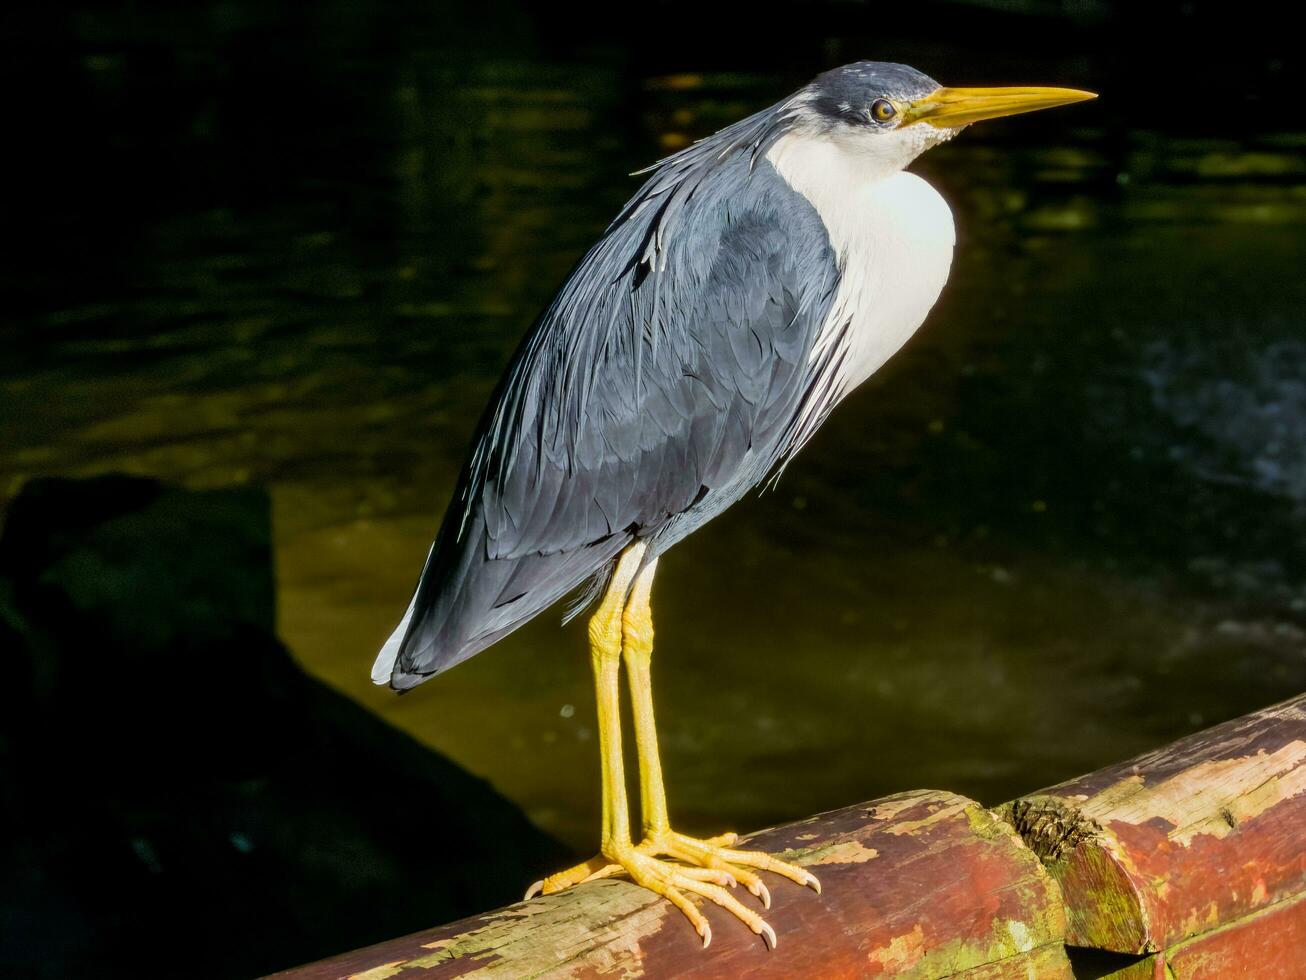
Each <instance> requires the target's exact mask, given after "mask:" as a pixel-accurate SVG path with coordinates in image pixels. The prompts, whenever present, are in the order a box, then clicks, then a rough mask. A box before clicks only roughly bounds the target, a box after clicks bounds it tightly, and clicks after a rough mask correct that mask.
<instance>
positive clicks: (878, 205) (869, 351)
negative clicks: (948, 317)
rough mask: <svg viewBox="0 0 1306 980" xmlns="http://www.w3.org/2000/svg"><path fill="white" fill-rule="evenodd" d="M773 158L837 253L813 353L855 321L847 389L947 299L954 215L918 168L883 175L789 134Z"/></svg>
mask: <svg viewBox="0 0 1306 980" xmlns="http://www.w3.org/2000/svg"><path fill="white" fill-rule="evenodd" d="M771 160H772V163H773V164H774V165H775V166H776V169H777V170H778V171H779V172H780V174H781V176H783V177H784V178H785V180H786V181H787V182H788V183H789V185H790V186H791V187H792V188H793V189H794V190H796V191H797V192H798V193H800V194H802V195H803V196H804V197H806V198H807V199H808V200H809V201H810V202H811V204H812V206H813V207H814V208H815V209H816V211H817V214H819V215H820V217H821V220H822V221H823V222H824V223H825V227H826V230H827V232H828V233H829V236H830V243H831V245H832V246H833V247H834V250H835V254H836V256H837V258H838V262H839V265H840V273H841V275H840V283H839V290H838V293H837V294H836V296H835V301H834V305H833V307H832V308H831V312H830V316H829V317H828V318H827V320H826V323H825V324H824V326H823V328H822V333H821V336H820V338H819V339H818V341H817V349H816V352H815V354H814V356H819V355H820V354H821V353H822V352H823V351H824V349H825V348H826V347H827V346H828V345H829V344H830V343H833V342H836V341H837V340H838V339H839V337H840V334H841V333H842V331H841V330H840V328H841V327H842V326H843V324H845V323H847V324H849V329H848V330H847V332H846V333H842V337H843V342H844V343H845V344H847V345H848V348H849V350H848V354H847V356H846V357H845V358H844V360H843V363H842V367H841V369H840V375H841V376H840V378H839V382H840V383H839V386H838V387H839V391H840V394H847V393H848V392H850V391H851V390H852V389H853V388H855V387H856V386H857V385H859V384H861V383H862V382H863V381H865V380H866V379H867V378H869V377H870V376H871V375H872V374H874V373H875V371H876V370H878V369H879V368H880V366H881V365H883V364H884V362H885V361H887V360H888V359H889V358H890V357H891V356H892V355H893V354H894V353H895V352H896V351H897V350H898V349H899V348H900V347H902V345H903V344H904V343H906V342H907V340H908V338H910V337H911V335H912V334H914V333H915V332H916V330H917V328H919V327H920V325H921V323H922V322H924V320H925V317H926V314H928V313H929V311H930V308H931V307H933V306H934V302H935V300H937V299H938V298H939V293H940V291H941V290H942V289H943V284H944V283H945V282H947V279H948V270H949V269H950V267H951V265H952V251H953V245H954V243H955V240H956V232H955V228H954V225H953V221H952V212H951V210H950V209H949V208H948V205H947V202H946V201H944V200H943V198H942V196H940V194H939V193H938V191H936V190H935V189H934V188H933V187H931V186H930V185H929V184H928V183H926V182H925V181H924V180H922V179H921V178H920V177H917V176H916V175H915V174H912V173H907V172H906V171H902V170H897V171H895V172H893V173H891V174H889V175H887V176H880V175H879V174H877V173H876V172H875V168H874V167H873V166H868V165H867V164H868V163H869V161H866V160H864V159H860V158H858V157H857V156H856V155H852V154H849V153H847V152H846V151H844V150H841V149H840V148H839V147H831V146H822V145H821V144H820V143H819V142H817V141H808V140H802V141H801V142H797V141H796V142H795V143H790V144H788V145H785V141H781V142H780V143H777V144H776V147H775V148H773V150H772V154H771Z"/></svg>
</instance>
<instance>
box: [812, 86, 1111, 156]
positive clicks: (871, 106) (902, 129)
mask: <svg viewBox="0 0 1306 980" xmlns="http://www.w3.org/2000/svg"><path fill="white" fill-rule="evenodd" d="M1092 98H1096V96H1095V95H1094V94H1093V93H1092V92H1081V91H1079V90H1078V89H1069V88H1044V87H1015V88H945V87H943V86H942V85H940V84H939V83H938V82H936V81H935V80H934V79H932V78H930V77H929V76H928V75H925V74H923V73H921V72H919V71H917V70H916V69H915V68H909V67H908V66H906V65H895V64H891V63H888V62H882V61H859V62H856V63H854V64H851V65H844V66H843V67H842V68H835V69H833V70H831V71H827V72H825V73H824V74H823V75H818V76H817V77H816V78H815V79H813V81H812V82H811V83H809V84H808V85H806V86H805V87H804V88H802V89H800V90H799V91H798V92H797V93H796V94H795V96H794V98H793V99H792V100H790V103H789V106H790V117H789V118H790V120H791V125H792V126H793V127H794V129H796V130H800V131H803V135H805V136H808V137H816V138H823V139H826V140H829V141H831V142H832V143H834V144H836V145H838V147H839V148H840V149H842V150H845V151H847V152H850V153H853V154H856V155H858V156H859V157H862V158H864V162H865V163H866V164H867V165H869V166H873V167H875V168H876V169H883V170H884V171H885V173H886V175H887V174H888V173H893V172H896V171H898V170H901V169H902V168H903V167H905V166H907V164H909V163H910V162H911V161H912V160H914V159H915V158H916V157H918V156H919V155H920V154H922V153H924V152H925V151H926V150H928V149H929V148H930V147H932V146H935V145H936V144H938V143H941V142H943V141H944V140H947V139H951V138H952V137H953V136H954V135H956V134H957V132H959V131H960V130H961V129H962V128H963V127H965V126H969V125H970V124H971V123H975V122H980V121H981V120H984V119H996V118H998V117H999V116H1011V115H1015V114H1016V113H1020V112H1033V111H1034V110H1036V109H1049V108H1051V107H1053V106H1059V105H1066V104H1067V103H1070V102H1080V101H1082V100H1084V99H1092Z"/></svg>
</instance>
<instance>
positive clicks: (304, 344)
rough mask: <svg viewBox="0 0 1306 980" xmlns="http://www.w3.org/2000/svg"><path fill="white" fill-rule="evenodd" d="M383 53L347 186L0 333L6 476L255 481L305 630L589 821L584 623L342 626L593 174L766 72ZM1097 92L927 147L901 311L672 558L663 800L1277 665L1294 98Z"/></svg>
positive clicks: (482, 754) (696, 823)
mask: <svg viewBox="0 0 1306 980" xmlns="http://www.w3.org/2000/svg"><path fill="white" fill-rule="evenodd" d="M377 84H378V86H381V87H382V88H383V91H384V93H385V99H386V101H387V104H388V106H389V115H388V117H387V120H386V124H385V126H381V125H380V124H377V126H376V128H375V129H373V130H371V131H366V130H365V131H362V132H360V133H359V135H358V139H359V140H361V141H364V142H365V143H366V148H365V152H364V151H363V150H360V151H357V152H358V153H359V155H360V157H365V158H366V159H367V160H368V161H370V162H371V165H373V166H375V167H376V168H377V169H375V170H374V171H371V172H369V174H368V176H367V177H366V179H364V178H362V177H359V178H358V180H357V181H356V182H355V184H351V185H350V187H351V190H350V191H349V193H347V194H340V195H336V196H335V197H334V198H333V200H334V201H335V203H334V204H333V205H330V206H327V205H324V204H322V203H321V201H315V200H313V199H311V198H306V197H304V196H303V195H300V196H299V197H295V196H293V195H292V196H291V197H290V198H289V199H288V200H286V201H284V202H278V201H254V202H252V203H248V204H246V205H244V206H241V207H239V208H234V207H233V208H225V209H217V208H204V207H198V208H190V209H178V210H175V211H172V212H169V213H168V214H165V215H162V216H160V217H159V218H158V219H157V220H153V221H151V222H150V223H148V226H147V227H146V228H145V229H144V232H143V234H142V236H141V240H140V241H139V242H137V244H136V247H135V251H134V253H133V255H132V257H131V259H130V263H129V266H128V268H129V275H128V276H127V278H125V279H124V280H123V281H121V282H118V283H115V284H109V285H106V286H104V287H102V288H99V289H97V290H95V291H94V292H93V295H84V294H78V295H77V296H75V298H74V301H72V302H61V301H60V300H59V299H58V298H57V296H56V298H54V299H52V300H50V301H49V302H48V304H47V305H46V306H45V308H43V309H38V311H37V312H36V313H35V314H34V316H33V321H32V322H33V324H34V325H35V326H36V327H39V333H40V336H41V337H42V342H41V343H39V344H36V345H33V346H32V347H31V348H30V349H29V348H17V347H15V348H13V349H11V350H10V352H9V353H8V354H7V355H6V357H5V360H4V362H3V363H4V370H3V373H2V374H0V404H3V405H4V406H6V408H5V410H4V412H3V413H0V489H2V490H3V491H4V493H5V495H7V496H8V495H12V494H13V493H14V492H16V490H17V488H18V487H19V486H20V485H21V483H22V482H23V481H24V480H25V479H27V478H28V477H30V476H33V475H36V474H69V475H71V474H89V473H98V472H102V471H106V470H125V471H128V472H133V473H145V474H152V475H157V476H161V477H164V478H167V479H170V480H176V481H180V482H182V483H184V484H187V485H190V486H197V487H209V486H224V485H230V484H239V483H247V482H248V483H255V484H260V485H265V486H267V487H269V488H270V490H271V493H272V495H273V500H274V507H275V526H276V548H277V561H278V577H279V584H280V617H281V630H282V633H283V635H284V636H285V638H286V640H287V642H288V643H289V645H290V646H291V647H292V649H293V650H294V651H295V652H296V654H297V655H298V657H299V658H300V660H301V661H302V663H303V664H304V666H305V667H306V668H307V669H308V670H310V671H312V672H313V673H315V674H317V675H318V676H320V677H322V678H324V679H325V680H327V681H328V682H330V683H331V684H332V685H334V686H336V687H337V688H339V689H340V690H342V691H344V692H346V693H347V694H349V695H350V696H351V697H354V698H357V699H358V700H360V701H362V702H364V703H365V704H368V705H369V706H371V707H373V708H374V709H375V710H377V711H378V712H380V713H381V714H383V715H384V716H385V717H386V718H388V719H390V720H391V721H393V722H394V723H395V724H397V725H399V726H401V727H403V728H404V729H406V730H408V731H410V732H412V733H413V734H414V735H415V736H417V737H418V738H420V739H421V740H423V741H424V742H426V743H428V744H430V745H433V746H435V747H437V748H439V749H441V750H442V751H445V752H447V753H448V754H449V755H451V756H452V757H454V758H455V759H457V760H459V761H460V762H462V763H463V764H465V765H466V766H468V767H469V768H471V769H472V770H474V771H475V772H477V773H479V774H481V775H483V776H485V777H486V778H488V779H489V780H491V781H492V782H493V783H494V784H495V785H496V786H498V787H499V788H500V789H501V790H503V791H504V792H505V793H507V794H508V795H509V796H511V797H512V798H513V799H516V800H518V801H519V802H520V803H522V804H523V805H524V806H525V807H526V808H527V810H528V811H529V813H530V814H531V816H532V817H533V818H534V819H536V820H537V821H538V822H539V823H541V824H542V825H543V826H545V827H547V828H549V829H550V830H553V831H555V832H557V833H559V834H561V835H563V836H564V837H565V838H566V839H567V840H569V841H571V842H574V843H575V844H576V845H577V846H578V847H584V846H585V845H586V844H587V843H590V844H592V837H593V828H594V826H595V823H596V819H597V816H596V815H597V803H598V801H597V793H598V781H597V778H596V772H595V763H596V755H597V747H596V744H595V740H594V731H593V726H594V722H593V709H592V704H591V697H590V694H589V679H588V672H587V668H586V659H585V655H584V648H583V639H582V633H581V631H580V630H579V629H578V628H576V627H571V628H568V629H566V630H561V631H560V630H559V629H558V626H557V622H556V618H555V617H553V616H547V617H543V618H542V619H541V620H540V621H537V622H536V623H533V624H531V625H530V626H529V627H528V628H526V629H524V630H523V631H521V632H520V633H519V634H517V635H515V636H513V637H512V638H510V639H509V640H508V641H506V642H504V643H503V644H502V645H501V646H499V647H497V648H495V649H493V650H492V651H490V652H488V653H486V654H484V655H482V656H480V657H478V658H476V659H475V660H473V661H471V662H470V663H468V664H467V665H465V666H463V667H460V668H459V669H458V670H456V671H454V672H453V673H451V674H449V675H447V676H445V677H442V678H440V679H439V680H437V681H435V682H433V683H431V684H428V685H426V686H424V687H423V688H421V689H420V690H419V691H418V692H416V693H414V694H413V695H412V696H410V697H406V698H403V699H397V698H395V697H393V696H391V695H389V694H387V693H386V692H382V691H377V690H375V689H374V688H372V686H371V685H370V684H369V683H368V680H367V672H368V667H369V665H370V661H371V658H372V656H373V653H374V651H375V649H376V647H377V646H378V645H379V643H380V642H381V641H382V640H383V639H384V637H385V636H386V635H387V634H388V632H389V630H390V629H391V627H392V626H393V624H394V622H395V620H396V619H397V618H398V616H399V614H400V613H401V612H402V610H403V607H404V605H405V604H406V602H407V598H408V595H409V590H410V589H411V586H412V583H413V580H414V577H415V575H416V573H417V571H418V569H419V567H420V564H421V560H422V558H423V557H424V555H425V552H426V547H427V544H428V542H429V540H430V537H431V535H432V534H433V532H434V530H435V527H436V525H437V523H438V518H439V515H440V513H441V511H442V509H443V507H444V504H445V502H446V500H447V498H448V495H449V493H450V491H451V488H452V484H453V480H454V476H455V473H456V470H457V467H458V465H459V464H460V462H461V458H462V453H463V451H464V446H465V442H466V440H467V438H468V435H469V433H470V431H471V428H472V426H473V425H474V422H475V419H476V417H477V415H478V414H479V412H480V409H481V406H482V404H483V401H484V398H485V397H486V395H487V393H488V391H489V389H490V387H491V385H492V384H493V382H494V380H495V378H496V376H497V373H498V371H499V370H500V368H501V366H502V365H503V363H504V362H505V360H506V358H507V356H508V354H509V353H510V351H511V350H512V348H513V346H514V345H515V343H516V341H517V339H518V338H519V336H520V335H521V333H522V331H523V330H524V329H525V327H526V326H527V324H528V323H529V321H530V319H531V318H532V316H533V314H534V313H535V311H536V310H537V309H538V308H539V307H540V306H541V305H542V304H543V303H544V302H545V301H547V299H548V298H549V296H550V295H551V294H552V291H553V290H554V289H555V288H556V286H557V284H558V283H559V281H560V280H561V278H562V277H563V276H564V275H565V273H566V272H567V270H568V268H569V267H570V265H571V263H572V262H573V261H574V260H575V258H576V257H577V255H578V254H579V253H580V252H581V251H582V250H583V249H584V248H585V247H586V246H587V245H588V244H589V242H590V241H591V240H592V239H593V238H594V237H595V235H597V234H598V233H599V232H600V231H601V229H602V227H603V226H604V224H605V223H606V221H607V220H608V218H609V217H610V216H611V215H612V213H613V212H614V210H615V209H616V208H617V207H618V206H619V205H620V203H621V202H622V200H623V199H624V198H625V196H626V195H627V194H628V193H629V192H630V190H631V189H632V187H633V186H634V182H633V180H631V179H630V178H627V177H624V176H622V175H623V174H625V173H628V172H629V171H632V170H634V169H636V168H637V167H638V166H640V165H642V164H644V163H646V162H647V161H648V160H649V159H650V157H652V156H654V155H656V154H658V153H660V152H663V151H665V150H668V149H671V148H674V147H676V146H678V145H682V144H683V142H684V141H685V140H686V139H687V138H689V137H691V136H693V135H697V134H700V133H702V132H705V131H708V130H711V129H712V128H714V127H716V126H717V125H720V124H722V123H724V122H726V121H729V120H731V119H733V118H736V117H738V116H739V115H741V114H743V113H744V112H746V111H748V110H749V109H751V108H753V107H755V106H757V105H758V104H761V103H762V102H764V101H766V100H767V99H768V98H770V97H772V96H774V95H775V94H777V93H778V92H779V91H782V90H783V85H784V83H783V82H781V81H780V80H778V79H775V78H763V77H753V76H738V75H731V76H712V75H708V76H675V77H657V78H636V79H632V78H630V77H629V75H628V73H625V72H623V71H622V70H620V69H619V68H618V67H614V66H612V65H611V64H608V63H606V62H605V61H604V60H603V59H595V60H594V61H592V62H590V61H579V62H574V63H566V64H557V63H551V62H544V61H540V60H532V59H526V58H512V57H490V58H485V57H478V58H476V59H472V60H468V61H466V62H461V63H458V64H450V63H448V62H447V61H444V60H441V59H437V58H430V59H420V58H419V59H415V60H413V61H411V62H410V63H407V64H406V65H404V66H403V68H402V70H400V71H398V72H397V73H396V74H395V75H394V76H393V77H387V78H386V79H385V80H383V81H378V82H377ZM1093 125H1094V123H1093V120H1092V116H1091V115H1090V114H1088V113H1084V114H1081V115H1079V116H1076V117H1075V118H1074V119H1071V118H1070V117H1069V115H1068V114H1067V116H1066V118H1065V119H1063V120H1061V121H1059V122H1058V123H1057V124H1055V125H1053V124H1048V125H1043V126H1040V127H1035V128H1034V129H1032V130H1031V131H1030V132H1032V133H1034V134H1035V136H1034V137H1033V138H1034V139H1035V142H1033V143H1028V142H1017V140H1020V139H1023V138H1025V137H1023V136H1022V135H1021V131H1020V130H1019V129H1018V128H1017V127H1018V124H1017V123H1015V122H1013V123H1011V124H999V125H996V126H995V127H993V129H992V130H991V131H990V132H989V133H984V132H982V131H976V132H973V133H968V134H966V135H965V136H964V137H963V138H962V139H959V140H957V141H956V142H954V143H952V144H950V145H948V146H946V147H944V148H942V149H940V150H938V151H936V152H935V153H933V154H932V155H930V156H929V157H928V158H927V159H925V160H923V161H922V162H921V165H920V167H919V168H918V169H919V170H920V171H921V172H922V173H924V174H925V175H927V176H928V177H929V178H930V179H932V180H933V181H934V182H935V183H936V184H937V185H938V186H939V187H941V188H942V189H943V190H944V192H945V194H946V196H947V197H948V198H949V200H950V201H951V202H952V203H953V206H954V210H955V211H956V212H957V216H958V225H959V238H960V242H959V252H958V257H957V263H956V266H955V271H954V275H953V279H952V282H951V284H950V286H949V287H948V290H947V292H946V294H945V297H944V299H943V301H942V302H941V303H940V306H939V308H938V309H937V311H936V313H935V315H934V316H933V318H932V319H931V321H930V323H929V324H928V326H927V328H926V329H925V330H924V331H923V332H922V333H921V334H920V335H919V336H918V337H917V338H916V339H914V340H913V341H912V342H911V344H910V345H909V346H908V348H907V349H906V350H905V351H904V352H903V353H902V354H901V355H900V356H899V357H898V358H897V359H896V360H894V361H893V362H892V363H891V364H890V365H889V366H888V367H887V368H886V369H885V370H884V371H883V372H881V374H880V375H877V376H876V377H875V378H874V379H873V380H872V381H871V382H870V383H868V384H867V385H866V387H865V389H864V390H862V391H861V392H859V393H858V395H857V396H856V397H855V398H854V399H853V400H852V401H850V402H848V403H846V404H845V405H844V406H843V407H841V408H840V410H839V411H838V412H837V413H836V415H835V417H834V418H833V419H832V421H831V422H830V423H829V424H828V425H827V427H826V429H825V430H823V432H822V433H821V434H820V436H819V437H818V438H817V439H816V440H815V442H814V443H813V444H812V445H811V446H810V447H809V448H807V449H806V450H805V451H804V453H803V454H802V456H801V457H800V458H799V460H798V461H797V462H796V463H795V464H794V465H792V466H790V467H789V469H788V471H787V473H786V475H785V478H784V479H783V481H782V482H781V483H780V485H779V488H778V489H777V490H775V491H774V492H770V493H768V494H765V495H763V496H761V497H759V498H750V499H748V500H746V501H745V502H744V503H742V504H741V505H739V506H738V507H736V508H735V509H734V510H733V511H732V512H730V513H729V514H727V515H726V516H725V517H723V518H721V519H719V520H718V521H717V522H715V523H714V524H712V525H711V526H710V527H709V528H708V529H706V530H705V531H704V532H703V533H701V534H699V535H696V536H695V537H694V538H692V539H691V540H689V541H687V542H686V543H684V544H683V545H681V546H680V547H678V548H677V549H675V550H674V551H673V552H672V553H671V554H670V555H669V556H668V557H667V558H666V559H665V561H664V564H663V566H662V571H661V574H660V576H659V580H658V584H657V588H656V591H655V605H656V610H657V615H658V640H659V654H658V657H657V658H656V661H655V663H656V672H655V683H656V685H657V688H658V691H659V711H660V721H661V725H662V729H663V733H664V734H663V745H664V752H665V756H666V759H665V764H666V770H667V778H668V784H669V788H670V792H671V799H672V805H673V810H674V812H675V813H676V814H677V815H678V817H679V818H680V820H681V822H682V823H683V824H684V825H685V827H686V829H695V830H700V831H717V830H719V829H722V828H724V827H739V828H750V827H753V826H756V825H760V824H765V823H767V822H770V821H774V820H779V819H782V818H785V817H791V816H796V815H800V814H806V813H808V812H811V811H814V810H817V809H820V808H824V807H831V806H835V805H839V804H843V803H847V802H849V801H852V800H857V799H862V798H868V797H871V796H874V795H878V794H882V793H886V792H889V791H892V790H898V789H903V788H908V787H920V786H937V787H946V788H951V789H955V790H958V791H961V792H964V793H969V794H973V795H976V796H978V797H979V798H980V799H983V800H986V801H989V802H997V801H999V800H1002V799H1004V798H1007V797H1009V796H1011V795H1013V794H1015V793H1016V792H1018V791H1021V790H1025V789H1029V788H1033V787H1035V786H1037V785H1040V784H1043V783H1046V782H1049V781H1052V780H1055V779H1057V778H1060V777H1064V776H1068V775H1071V774H1073V773H1076V772H1079V771H1082V770H1086V769H1089V768H1092V767H1094V766H1096V765H1099V764H1101V763H1103V762H1105V761H1108V760H1111V759H1115V758H1119V757H1123V756H1125V755H1127V754H1129V753H1132V752H1135V751H1137V750H1141V749H1143V748H1145V747H1147V746H1150V745H1152V744H1154V743H1155V742H1157V741H1158V740H1162V739H1165V738H1168V737H1172V736H1174V735H1176V734H1178V733H1180V732H1183V731H1187V730H1191V729H1193V728H1196V727H1200V726H1203V725H1206V724H1210V723H1212V722H1214V721H1216V720H1218V719H1222V718H1224V717H1228V716H1231V715H1233V714H1236V713H1238V712H1240V711H1243V710H1246V709H1249V708H1251V707H1254V706H1259V705H1261V704H1263V703H1266V702H1269V701H1271V700H1274V699H1276V698H1279V697H1282V696H1286V695H1288V694H1290V693H1293V692H1295V691H1297V690H1299V689H1301V688H1303V687H1306V659H1304V658H1303V655H1302V646H1303V643H1302V641H1303V628H1304V627H1306V548H1303V541H1302V534H1301V528H1302V526H1303V507H1304V506H1306V449H1303V446H1304V445H1306V440H1304V439H1303V435H1306V382H1303V380H1302V379H1303V377H1306V374H1304V371H1303V369H1306V332H1304V331H1303V325H1302V319H1301V318H1302V311H1303V309H1306V303H1304V302H1303V301H1304V300H1306V278H1304V277H1303V276H1302V275H1301V268H1300V258H1299V256H1300V254H1301V253H1302V251H1303V249H1304V248H1306V166H1304V165H1303V162H1302V149H1303V146H1306V137H1302V136H1299V135H1294V134H1286V135H1285V134H1270V135H1267V136H1264V137H1262V138H1258V139H1255V140H1243V141H1232V140H1209V139H1202V140H1198V139H1192V140H1185V139H1179V138H1175V137H1172V136H1162V135H1159V134H1155V133H1150V132H1145V131H1139V132H1130V133H1127V134H1125V135H1124V136H1123V137H1122V136H1121V135H1119V134H1115V135H1113V136H1111V137H1109V138H1108V136H1106V135H1105V134H1104V133H1103V132H1101V131H1099V130H1096V129H1094V128H1093ZM52 295H55V294H54V293H52Z"/></svg>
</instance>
